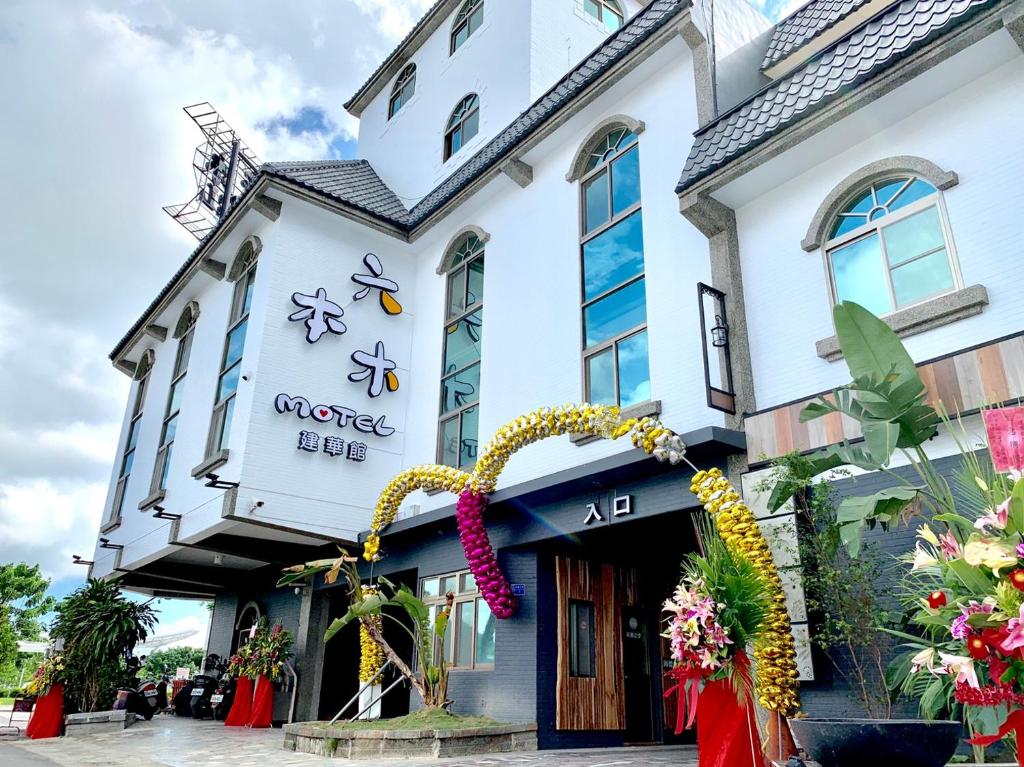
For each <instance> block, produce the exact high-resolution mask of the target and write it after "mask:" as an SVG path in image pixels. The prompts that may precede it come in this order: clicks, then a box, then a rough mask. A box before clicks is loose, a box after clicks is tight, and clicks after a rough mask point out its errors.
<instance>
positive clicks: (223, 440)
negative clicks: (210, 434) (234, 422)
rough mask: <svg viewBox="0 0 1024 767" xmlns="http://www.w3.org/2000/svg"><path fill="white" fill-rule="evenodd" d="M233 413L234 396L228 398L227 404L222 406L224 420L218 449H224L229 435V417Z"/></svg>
mask: <svg viewBox="0 0 1024 767" xmlns="http://www.w3.org/2000/svg"><path fill="white" fill-rule="evenodd" d="M234 414H235V398H234V397H232V398H231V399H229V400H228V402H227V405H226V406H225V407H224V420H223V426H222V427H221V432H220V447H219V448H218V449H219V450H226V449H227V447H228V442H229V440H230V437H231V418H232V416H234Z"/></svg>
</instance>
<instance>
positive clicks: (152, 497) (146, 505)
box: [139, 490, 167, 511]
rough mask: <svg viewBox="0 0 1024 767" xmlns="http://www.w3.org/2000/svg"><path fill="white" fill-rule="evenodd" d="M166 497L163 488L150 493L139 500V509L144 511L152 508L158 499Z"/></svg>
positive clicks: (158, 501)
mask: <svg viewBox="0 0 1024 767" xmlns="http://www.w3.org/2000/svg"><path fill="white" fill-rule="evenodd" d="M166 497H167V493H166V492H165V491H163V490H157V491H155V492H152V493H150V494H149V495H148V496H146V497H145V498H143V499H142V500H141V501H139V511H146V510H148V509H152V508H153V507H154V506H156V505H157V504H158V503H160V501H162V500H163V499H164V498H166Z"/></svg>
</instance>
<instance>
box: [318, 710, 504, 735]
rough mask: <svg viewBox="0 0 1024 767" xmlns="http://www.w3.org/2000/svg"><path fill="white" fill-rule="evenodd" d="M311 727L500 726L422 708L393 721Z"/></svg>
mask: <svg viewBox="0 0 1024 767" xmlns="http://www.w3.org/2000/svg"><path fill="white" fill-rule="evenodd" d="M309 724H310V725H311V726H313V727H324V728H326V727H339V728H341V729H343V730H466V729H471V728H476V727H497V726H499V725H500V724H501V722H498V721H496V720H494V719H491V718H489V717H486V716H457V715H456V714H449V713H448V712H447V711H443V710H442V709H437V708H424V709H420V710H419V711H415V712H413V713H411V714H408V715H407V716H400V717H397V718H395V719H375V720H373V721H365V720H362V719H361V720H359V721H356V722H336V723H335V724H333V725H332V724H328V723H327V722H310V723H309Z"/></svg>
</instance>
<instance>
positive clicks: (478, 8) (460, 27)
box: [449, 0, 484, 55]
mask: <svg viewBox="0 0 1024 767" xmlns="http://www.w3.org/2000/svg"><path fill="white" fill-rule="evenodd" d="M483 23H484V0H466V2H464V3H463V4H462V7H461V8H459V12H458V13H457V14H455V22H454V23H453V24H452V44H451V48H450V49H449V55H450V54H452V53H455V51H457V50H458V49H459V47H460V46H461V45H462V44H463V43H464V42H466V40H468V39H469V36H470V35H471V34H473V33H474V32H476V31H477V30H478V29H480V25H481V24H483Z"/></svg>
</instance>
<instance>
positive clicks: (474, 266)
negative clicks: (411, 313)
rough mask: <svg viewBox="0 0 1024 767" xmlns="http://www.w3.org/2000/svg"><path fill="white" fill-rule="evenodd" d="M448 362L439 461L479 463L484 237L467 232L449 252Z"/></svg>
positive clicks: (443, 386) (444, 367) (444, 372)
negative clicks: (477, 458)
mask: <svg viewBox="0 0 1024 767" xmlns="http://www.w3.org/2000/svg"><path fill="white" fill-rule="evenodd" d="M444 263H445V264H447V266H448V277H447V282H448V289H447V291H446V300H445V322H444V362H443V365H442V369H441V416H440V425H439V428H438V448H437V454H438V455H437V460H438V463H443V464H447V465H449V466H462V467H466V466H472V465H473V464H475V463H476V456H477V449H478V437H477V433H478V426H479V422H480V411H479V401H480V339H481V335H482V331H483V323H484V308H483V300H484V241H483V240H481V239H480V237H478V236H477V235H476V234H475V233H473V232H467V233H466V234H464V235H461V236H460V237H459V238H457V239H456V240H455V242H454V243H453V244H452V246H451V247H450V248H449V251H448V253H447V254H446V256H445V259H444Z"/></svg>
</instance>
